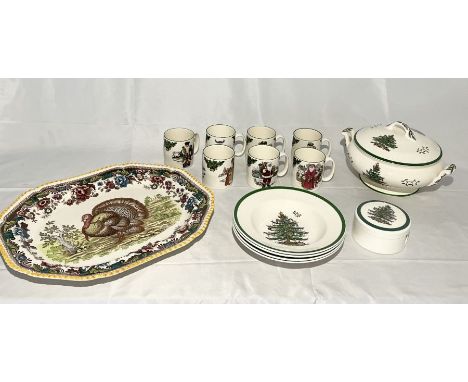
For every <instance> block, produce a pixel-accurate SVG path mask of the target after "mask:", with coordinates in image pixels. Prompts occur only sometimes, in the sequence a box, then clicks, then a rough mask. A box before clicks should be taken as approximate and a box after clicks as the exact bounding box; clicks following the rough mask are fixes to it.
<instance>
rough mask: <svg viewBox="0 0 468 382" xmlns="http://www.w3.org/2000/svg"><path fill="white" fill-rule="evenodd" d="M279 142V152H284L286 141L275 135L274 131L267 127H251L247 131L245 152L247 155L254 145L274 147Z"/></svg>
mask: <svg viewBox="0 0 468 382" xmlns="http://www.w3.org/2000/svg"><path fill="white" fill-rule="evenodd" d="M279 141H281V151H284V146H285V144H286V140H285V138H284V137H283V136H282V135H280V134H276V131H275V129H272V128H271V127H268V126H252V127H249V129H248V130H247V145H246V150H245V152H246V153H248V152H249V149H250V148H251V147H253V146H256V145H267V146H273V147H276V143H277V142H279Z"/></svg>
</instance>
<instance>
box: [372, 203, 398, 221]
mask: <svg viewBox="0 0 468 382" xmlns="http://www.w3.org/2000/svg"><path fill="white" fill-rule="evenodd" d="M367 215H368V216H369V218H371V219H372V220H375V221H376V222H379V223H382V224H387V225H392V223H393V222H394V221H395V220H396V216H395V211H393V208H392V207H390V206H389V205H388V204H386V205H385V206H380V207H374V208H372V209H371V210H369V211H368V212H367Z"/></svg>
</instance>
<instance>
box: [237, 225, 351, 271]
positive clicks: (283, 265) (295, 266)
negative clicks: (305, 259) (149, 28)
mask: <svg viewBox="0 0 468 382" xmlns="http://www.w3.org/2000/svg"><path fill="white" fill-rule="evenodd" d="M231 233H232V236H233V237H234V240H235V241H236V243H237V245H238V246H239V247H240V248H241V249H242V250H243V251H244V252H245V253H247V254H248V255H249V256H251V257H253V258H254V259H256V260H258V261H261V262H262V263H266V264H268V265H272V266H274V267H280V268H289V269H303V268H315V267H318V266H320V265H323V264H325V263H328V262H329V261H330V260H332V259H334V258H335V257H336V256H338V254H339V253H340V252H341V250H342V249H343V244H344V242H343V244H341V247H340V249H339V250H338V251H337V252H335V253H334V254H333V255H331V256H330V257H327V258H325V259H323V260H320V261H317V262H314V263H308V264H287V263H282V262H279V261H274V260H270V259H266V258H264V257H262V256H259V255H257V254H256V253H255V252H253V251H251V250H250V249H248V248H246V247H245V246H244V245H243V244H242V243H241V242H240V241H239V239H238V238H237V237H236V235H234V232H231Z"/></svg>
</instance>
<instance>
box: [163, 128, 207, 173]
mask: <svg viewBox="0 0 468 382" xmlns="http://www.w3.org/2000/svg"><path fill="white" fill-rule="evenodd" d="M199 143H200V138H199V136H198V134H197V133H194V132H193V131H192V130H190V129H185V128H182V127H176V128H173V129H168V130H166V131H165V132H164V164H166V165H169V166H173V167H177V168H185V167H190V165H191V164H192V161H193V156H194V155H195V154H196V153H197V152H198V147H199Z"/></svg>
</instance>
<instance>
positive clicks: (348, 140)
mask: <svg viewBox="0 0 468 382" xmlns="http://www.w3.org/2000/svg"><path fill="white" fill-rule="evenodd" d="M341 134H343V135H344V137H345V143H346V147H348V146H349V144H350V143H351V141H352V140H353V135H354V129H353V128H352V127H347V128H346V129H344V130H343V131H342V132H341Z"/></svg>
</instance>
